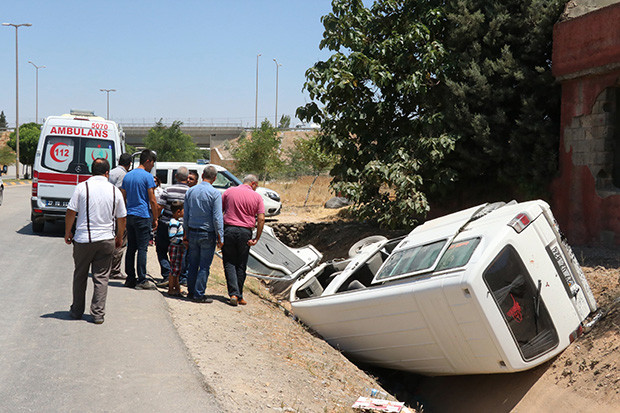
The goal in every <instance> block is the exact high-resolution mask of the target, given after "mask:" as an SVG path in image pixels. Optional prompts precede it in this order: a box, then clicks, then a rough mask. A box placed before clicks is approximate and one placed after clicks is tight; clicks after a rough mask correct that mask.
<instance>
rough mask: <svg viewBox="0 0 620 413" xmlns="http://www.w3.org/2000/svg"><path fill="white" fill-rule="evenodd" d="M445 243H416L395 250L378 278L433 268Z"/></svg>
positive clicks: (443, 241) (442, 241) (444, 241)
mask: <svg viewBox="0 0 620 413" xmlns="http://www.w3.org/2000/svg"><path fill="white" fill-rule="evenodd" d="M444 245H446V240H441V241H436V242H433V243H430V244H426V245H416V246H415V247H413V248H408V249H405V250H402V251H398V252H395V253H393V254H392V255H390V258H388V260H387V261H386V262H385V264H384V265H383V267H382V268H381V271H379V273H378V274H377V276H376V279H377V280H385V279H388V278H393V277H397V276H400V275H404V274H409V273H414V272H418V271H422V270H426V269H428V268H431V267H432V266H433V264H435V262H436V261H437V257H438V256H439V253H440V252H441V250H442V249H443V247H444Z"/></svg>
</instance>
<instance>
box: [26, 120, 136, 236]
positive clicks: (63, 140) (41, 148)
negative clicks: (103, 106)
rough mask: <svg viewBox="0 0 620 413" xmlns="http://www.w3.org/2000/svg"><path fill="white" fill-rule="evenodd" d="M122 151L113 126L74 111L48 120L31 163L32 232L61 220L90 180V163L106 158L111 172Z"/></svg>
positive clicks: (118, 132)
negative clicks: (76, 191) (75, 194)
mask: <svg viewBox="0 0 620 413" xmlns="http://www.w3.org/2000/svg"><path fill="white" fill-rule="evenodd" d="M124 151H125V135H124V133H123V132H122V129H121V128H120V127H119V126H118V125H117V124H116V122H113V121H111V120H106V119H104V118H102V117H99V116H95V114H94V113H93V112H86V111H76V110H72V111H71V113H69V114H64V115H61V116H49V117H48V118H47V119H46V120H45V124H44V125H43V128H42V129H41V136H40V138H39V144H38V147H37V153H36V155H35V159H34V167H33V173H32V197H31V207H32V211H31V220H32V230H33V231H34V232H35V233H40V232H43V229H44V226H45V222H46V221H48V222H49V221H58V220H64V218H65V213H66V211H67V205H68V204H69V199H70V198H71V195H73V190H74V189H75V186H76V185H77V184H78V183H80V182H83V181H85V180H87V179H88V178H90V177H91V173H90V170H91V165H92V163H93V161H94V160H95V159H97V158H105V159H107V160H108V161H109V162H110V169H112V168H114V167H115V166H116V165H117V163H118V158H119V156H120V155H121V154H122V153H123V152H124Z"/></svg>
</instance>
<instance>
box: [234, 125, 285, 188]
mask: <svg viewBox="0 0 620 413" xmlns="http://www.w3.org/2000/svg"><path fill="white" fill-rule="evenodd" d="M281 143H282V138H281V137H279V136H278V131H277V130H276V129H275V128H274V127H273V126H271V123H269V121H268V120H264V121H263V122H262V123H261V125H260V128H258V129H254V130H253V131H252V135H251V136H249V137H246V136H242V137H240V138H239V140H238V142H237V144H236V145H233V147H232V150H231V153H232V155H233V157H234V158H235V160H236V161H237V168H236V169H237V171H238V172H240V173H242V174H245V173H254V174H256V175H258V178H259V179H262V180H263V181H265V180H267V177H268V176H270V175H273V174H274V173H276V172H278V171H279V170H281V169H282V165H283V163H282V160H281V159H280V144H281Z"/></svg>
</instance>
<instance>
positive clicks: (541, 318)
mask: <svg viewBox="0 0 620 413" xmlns="http://www.w3.org/2000/svg"><path fill="white" fill-rule="evenodd" d="M482 278H483V279H484V282H485V283H486V285H487V287H488V288H489V290H490V292H491V295H492V296H493V299H494V300H495V303H496V304H497V307H498V309H499V311H500V312H501V313H502V316H503V317H504V321H505V322H506V324H507V325H508V328H509V330H510V333H511V334H512V336H513V338H514V340H515V343H516V344H517V347H518V348H519V352H520V353H521V357H523V360H525V361H529V360H532V359H534V358H536V357H539V356H541V355H542V354H544V353H546V352H548V351H550V350H551V349H553V348H554V347H556V346H557V345H558V343H559V340H558V333H557V331H556V329H555V326H554V325H553V321H552V320H551V317H550V315H549V311H548V310H547V306H546V305H545V302H544V301H543V299H542V297H541V288H542V287H541V284H540V283H541V281H539V284H538V285H535V284H534V281H533V280H532V277H531V276H530V274H529V273H528V271H527V269H526V268H525V265H524V264H523V261H522V260H521V258H520V257H519V254H518V253H517V251H516V250H515V249H514V248H513V247H512V246H511V245H508V246H506V247H505V248H504V249H503V250H502V251H501V252H500V253H499V254H498V255H497V257H495V259H494V260H493V262H492V263H491V265H489V267H488V268H487V269H486V270H485V271H484V273H483V275H482Z"/></svg>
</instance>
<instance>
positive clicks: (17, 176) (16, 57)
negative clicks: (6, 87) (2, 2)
mask: <svg viewBox="0 0 620 413" xmlns="http://www.w3.org/2000/svg"><path fill="white" fill-rule="evenodd" d="M2 25H3V26H13V27H15V179H19V59H18V50H19V47H18V42H17V29H18V28H20V27H21V26H25V27H30V26H32V24H30V23H21V24H14V23H2Z"/></svg>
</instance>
